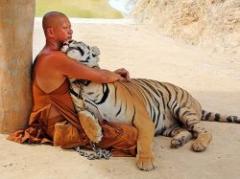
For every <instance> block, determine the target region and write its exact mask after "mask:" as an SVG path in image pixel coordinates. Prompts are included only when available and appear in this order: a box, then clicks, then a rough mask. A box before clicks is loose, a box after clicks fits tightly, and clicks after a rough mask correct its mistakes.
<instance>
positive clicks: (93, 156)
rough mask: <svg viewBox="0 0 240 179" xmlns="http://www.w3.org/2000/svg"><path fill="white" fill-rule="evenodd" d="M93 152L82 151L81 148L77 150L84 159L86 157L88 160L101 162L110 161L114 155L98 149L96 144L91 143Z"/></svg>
mask: <svg viewBox="0 0 240 179" xmlns="http://www.w3.org/2000/svg"><path fill="white" fill-rule="evenodd" d="M91 145H92V150H93V151H86V150H83V149H81V148H80V147H79V146H78V147H76V148H75V150H76V151H77V152H78V153H79V154H80V155H81V156H83V157H86V158H87V159H88V160H100V159H106V160H109V159H110V157H111V156H112V153H111V152H110V151H108V150H105V149H101V148H97V147H96V145H95V144H94V143H91Z"/></svg>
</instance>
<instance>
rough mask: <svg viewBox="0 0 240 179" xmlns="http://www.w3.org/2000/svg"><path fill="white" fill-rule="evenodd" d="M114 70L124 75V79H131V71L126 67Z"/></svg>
mask: <svg viewBox="0 0 240 179" xmlns="http://www.w3.org/2000/svg"><path fill="white" fill-rule="evenodd" d="M114 72H115V73H117V74H119V75H121V76H122V77H123V80H126V81H129V80H130V76H129V72H128V71H127V70H126V69H125V68H119V69H117V70H115V71H114Z"/></svg>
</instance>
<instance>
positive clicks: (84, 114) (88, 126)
mask: <svg viewBox="0 0 240 179" xmlns="http://www.w3.org/2000/svg"><path fill="white" fill-rule="evenodd" d="M78 118H79V121H80V123H81V126H82V128H83V130H84V132H85V133H86V135H87V136H88V138H89V139H90V140H91V141H92V142H94V143H98V142H100V141H101V139H102V137H103V134H102V128H101V126H100V124H99V122H98V119H97V118H96V117H95V116H94V115H93V114H92V113H90V112H89V111H86V110H84V111H80V112H79V113H78Z"/></svg>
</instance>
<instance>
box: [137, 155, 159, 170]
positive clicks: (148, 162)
mask: <svg viewBox="0 0 240 179" xmlns="http://www.w3.org/2000/svg"><path fill="white" fill-rule="evenodd" d="M137 167H138V168H139V169H140V170H143V171H150V170H153V169H155V168H156V165H155V164H154V158H153V157H141V156H140V157H137Z"/></svg>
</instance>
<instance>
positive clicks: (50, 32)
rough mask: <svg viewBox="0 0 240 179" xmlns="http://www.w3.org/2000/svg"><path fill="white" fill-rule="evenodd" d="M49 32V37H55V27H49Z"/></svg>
mask: <svg viewBox="0 0 240 179" xmlns="http://www.w3.org/2000/svg"><path fill="white" fill-rule="evenodd" d="M47 34H48V37H54V32H53V28H51V27H49V28H47Z"/></svg>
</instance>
